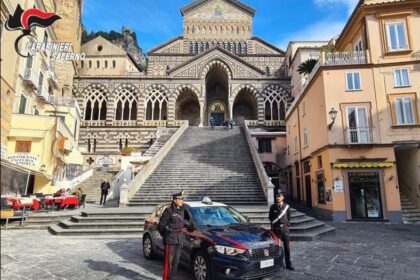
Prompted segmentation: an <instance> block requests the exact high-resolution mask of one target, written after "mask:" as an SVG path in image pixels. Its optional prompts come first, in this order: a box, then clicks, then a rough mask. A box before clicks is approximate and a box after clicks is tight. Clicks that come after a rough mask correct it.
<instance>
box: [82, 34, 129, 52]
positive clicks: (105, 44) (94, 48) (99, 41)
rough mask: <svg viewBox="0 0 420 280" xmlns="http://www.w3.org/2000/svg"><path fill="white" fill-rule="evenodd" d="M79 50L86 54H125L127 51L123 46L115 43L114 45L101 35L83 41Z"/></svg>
mask: <svg viewBox="0 0 420 280" xmlns="http://www.w3.org/2000/svg"><path fill="white" fill-rule="evenodd" d="M81 52H83V53H85V54H86V55H126V54H127V52H126V51H125V50H124V49H123V48H121V47H119V46H117V45H114V44H113V43H112V42H110V41H109V40H107V39H105V38H104V37H102V36H101V35H99V36H97V37H95V38H94V39H92V40H90V41H89V42H86V43H84V44H83V45H82V46H81Z"/></svg>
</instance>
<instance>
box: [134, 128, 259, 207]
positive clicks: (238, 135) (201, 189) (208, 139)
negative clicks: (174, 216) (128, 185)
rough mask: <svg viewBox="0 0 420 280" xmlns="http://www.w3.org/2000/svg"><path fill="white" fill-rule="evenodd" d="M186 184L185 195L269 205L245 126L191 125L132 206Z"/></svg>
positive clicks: (163, 198) (159, 200)
mask: <svg viewBox="0 0 420 280" xmlns="http://www.w3.org/2000/svg"><path fill="white" fill-rule="evenodd" d="M181 189H183V190H184V191H185V192H186V199H187V200H198V199H199V198H200V197H201V196H210V197H211V198H212V199H213V200H214V201H218V202H222V203H227V204H230V205H238V204H247V205H265V204H266V200H265V197H264V193H263V191H262V187H261V183H260V181H259V178H258V175H257V171H256V169H255V165H254V162H253V160H252V158H251V154H250V151H249V147H248V144H247V142H246V139H245V137H244V131H243V129H242V128H239V127H236V128H235V129H234V130H231V131H225V130H213V131H212V130H210V129H209V128H198V127H189V128H188V129H187V130H186V131H185V132H184V134H183V135H182V136H181V138H180V139H179V140H178V142H177V143H176V144H175V146H174V147H173V148H172V150H171V151H170V152H169V153H168V155H167V156H166V157H165V158H164V159H163V161H162V162H161V163H160V164H159V166H158V167H157V168H156V170H155V171H154V172H153V173H152V175H151V176H150V177H149V178H148V179H147V180H146V182H145V183H144V184H143V186H141V188H140V190H139V191H138V192H137V193H136V194H135V195H134V197H133V198H132V199H131V200H130V201H129V203H128V205H129V206H155V205H157V204H160V203H164V202H167V201H169V200H170V198H171V194H173V193H175V192H178V191H180V190H181Z"/></svg>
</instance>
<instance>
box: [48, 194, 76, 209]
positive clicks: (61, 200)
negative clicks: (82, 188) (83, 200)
mask: <svg viewBox="0 0 420 280" xmlns="http://www.w3.org/2000/svg"><path fill="white" fill-rule="evenodd" d="M57 204H58V205H60V209H61V208H65V207H67V206H79V199H78V198H77V196H59V197H45V205H51V207H53V206H54V205H57Z"/></svg>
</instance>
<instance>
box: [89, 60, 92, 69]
mask: <svg viewBox="0 0 420 280" xmlns="http://www.w3.org/2000/svg"><path fill="white" fill-rule="evenodd" d="M89 68H92V61H91V60H89Z"/></svg>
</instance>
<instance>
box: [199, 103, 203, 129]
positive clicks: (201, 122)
mask: <svg viewBox="0 0 420 280" xmlns="http://www.w3.org/2000/svg"><path fill="white" fill-rule="evenodd" d="M198 126H199V127H203V126H204V100H201V101H200V124H199V125H198Z"/></svg>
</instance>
